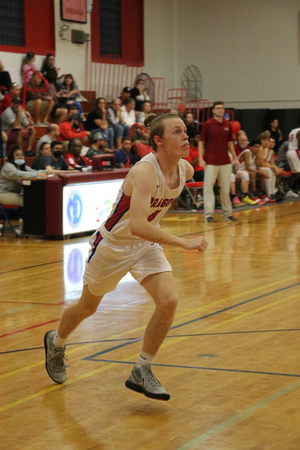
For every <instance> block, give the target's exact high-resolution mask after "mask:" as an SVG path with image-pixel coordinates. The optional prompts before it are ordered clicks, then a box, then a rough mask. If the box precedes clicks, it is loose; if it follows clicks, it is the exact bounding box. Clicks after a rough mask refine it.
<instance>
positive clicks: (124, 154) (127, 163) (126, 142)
mask: <svg viewBox="0 0 300 450" xmlns="http://www.w3.org/2000/svg"><path fill="white" fill-rule="evenodd" d="M130 150H131V139H130V138H128V137H124V138H123V139H122V148H121V149H120V150H118V151H117V152H116V164H117V167H119V168H120V169H123V168H124V167H131V166H132V162H133V161H132V155H131V153H130Z"/></svg>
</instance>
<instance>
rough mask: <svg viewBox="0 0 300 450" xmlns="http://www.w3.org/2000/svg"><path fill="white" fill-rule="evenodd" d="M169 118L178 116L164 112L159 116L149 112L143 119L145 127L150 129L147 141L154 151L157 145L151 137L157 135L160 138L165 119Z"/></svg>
mask: <svg viewBox="0 0 300 450" xmlns="http://www.w3.org/2000/svg"><path fill="white" fill-rule="evenodd" d="M169 119H180V117H178V116H177V115H176V114H172V113H165V114H161V115H160V116H156V115H155V114H149V115H148V116H147V117H146V119H145V121H144V125H145V127H146V128H149V129H150V135H149V143H150V145H151V147H152V148H153V150H154V151H155V152H156V151H157V145H156V143H155V142H154V140H153V138H154V136H158V137H160V138H162V137H163V134H164V131H165V121H166V120H169Z"/></svg>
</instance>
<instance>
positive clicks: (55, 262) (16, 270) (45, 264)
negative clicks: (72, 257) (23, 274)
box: [0, 259, 63, 275]
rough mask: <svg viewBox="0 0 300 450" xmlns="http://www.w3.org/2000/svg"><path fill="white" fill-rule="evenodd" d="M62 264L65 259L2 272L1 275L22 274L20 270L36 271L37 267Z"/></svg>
mask: <svg viewBox="0 0 300 450" xmlns="http://www.w3.org/2000/svg"><path fill="white" fill-rule="evenodd" d="M62 262H63V259H61V260H59V261H52V262H48V263H43V264H36V265H34V266H27V267H19V268H18V269H12V270H7V271H6V272H0V275H4V274H6V273H12V272H20V270H28V269H35V268H36V267H43V266H50V265H51V264H58V263H62Z"/></svg>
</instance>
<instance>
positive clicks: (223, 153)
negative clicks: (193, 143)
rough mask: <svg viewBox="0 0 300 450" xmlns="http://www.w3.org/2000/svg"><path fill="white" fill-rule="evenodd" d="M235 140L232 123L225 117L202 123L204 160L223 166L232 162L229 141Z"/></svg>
mask: <svg viewBox="0 0 300 450" xmlns="http://www.w3.org/2000/svg"><path fill="white" fill-rule="evenodd" d="M232 140H233V137H232V130H231V124H230V122H229V120H226V119H223V122H221V123H220V122H218V121H217V120H216V119H215V118H214V117H213V118H211V119H209V120H208V121H207V122H205V123H204V124H203V125H202V128H201V133H200V141H202V142H204V149H205V152H204V160H205V162H206V164H211V165H213V166H222V165H224V164H231V161H230V158H229V154H228V142H231V141H232Z"/></svg>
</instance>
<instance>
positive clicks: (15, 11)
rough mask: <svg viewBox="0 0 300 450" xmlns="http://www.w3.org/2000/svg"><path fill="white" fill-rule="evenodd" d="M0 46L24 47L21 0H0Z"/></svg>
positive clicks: (22, 4) (22, 3) (22, 6)
mask: <svg viewBox="0 0 300 450" xmlns="http://www.w3.org/2000/svg"><path fill="white" fill-rule="evenodd" d="M0 11H1V13H0V45H13V46H17V47H24V46H25V29H24V2H23V0H10V1H9V2H8V1H6V0H0Z"/></svg>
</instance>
